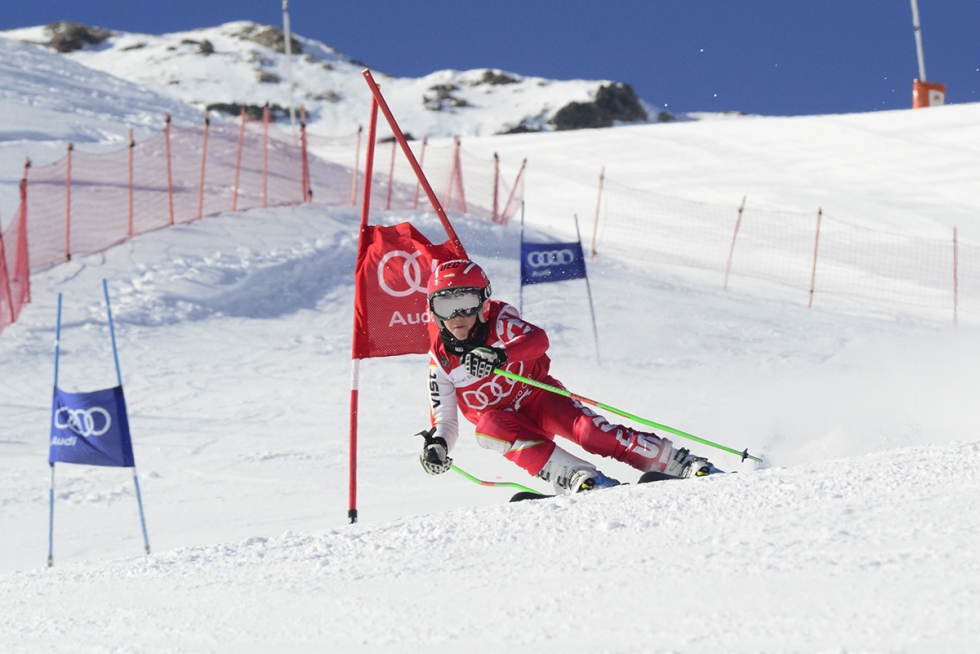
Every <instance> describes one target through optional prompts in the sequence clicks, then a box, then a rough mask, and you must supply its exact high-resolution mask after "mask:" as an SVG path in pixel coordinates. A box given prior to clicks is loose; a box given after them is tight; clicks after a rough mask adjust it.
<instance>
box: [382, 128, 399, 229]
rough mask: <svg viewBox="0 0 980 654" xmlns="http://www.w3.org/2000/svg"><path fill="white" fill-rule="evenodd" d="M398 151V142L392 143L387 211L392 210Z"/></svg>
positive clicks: (386, 201) (393, 141) (386, 202)
mask: <svg viewBox="0 0 980 654" xmlns="http://www.w3.org/2000/svg"><path fill="white" fill-rule="evenodd" d="M397 151H398V142H397V141H395V140H394V139H392V141H391V165H390V166H389V167H388V199H387V200H385V211H388V210H389V209H391V187H392V183H393V182H394V180H395V152H397Z"/></svg>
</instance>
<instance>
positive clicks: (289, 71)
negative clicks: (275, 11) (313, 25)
mask: <svg viewBox="0 0 980 654" xmlns="http://www.w3.org/2000/svg"><path fill="white" fill-rule="evenodd" d="M282 31H283V33H284V36H285V37H286V84H288V85H289V130H290V132H291V133H292V135H293V136H294V137H295V136H296V109H295V108H294V107H293V37H292V36H291V35H290V33H289V0H282Z"/></svg>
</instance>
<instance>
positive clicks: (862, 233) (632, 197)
mask: <svg viewBox="0 0 980 654" xmlns="http://www.w3.org/2000/svg"><path fill="white" fill-rule="evenodd" d="M601 209H602V211H601V212H600V214H598V215H597V221H596V226H595V234H594V239H595V240H594V243H595V250H598V251H599V252H614V253H617V254H620V255H625V256H632V257H638V258H641V259H643V260H645V261H656V262H658V263H663V264H672V265H680V266H687V267H691V268H699V269H702V270H710V271H715V272H717V273H718V275H719V278H718V280H719V285H721V284H722V280H723V279H724V286H726V287H728V286H731V285H736V284H738V278H739V277H752V278H755V279H761V280H765V281H768V282H773V283H777V284H780V285H784V286H787V287H790V288H794V289H799V291H800V298H801V301H805V302H807V303H812V298H813V297H814V296H822V297H828V296H835V295H836V296H850V297H853V298H859V299H861V300H868V301H872V302H875V303H885V304H892V303H898V304H901V305H907V306H914V307H920V308H924V309H930V310H939V311H942V312H946V311H952V313H953V316H954V320H955V319H956V317H957V315H958V314H959V313H961V312H966V313H974V314H980V247H977V246H975V245H967V244H964V243H959V242H957V238H956V232H955V230H953V234H952V235H951V236H952V238H950V239H927V238H920V237H914V236H907V235H902V234H895V233H891V232H887V231H883V230H875V229H868V228H866V227H861V226H859V225H855V224H852V223H849V222H846V221H843V220H839V219H836V218H833V217H831V216H828V215H826V214H825V213H823V212H822V211H814V212H813V213H798V212H789V211H772V210H763V209H754V208H752V207H751V206H749V207H748V208H745V207H744V206H743V208H742V209H741V210H739V209H738V208H736V207H724V206H720V205H711V204H704V203H700V202H691V201H688V200H681V199H678V198H672V197H668V196H664V195H660V194H657V193H651V192H648V191H641V190H637V189H632V188H629V187H626V186H623V185H621V184H616V183H615V182H611V181H610V180H608V179H606V180H605V187H604V190H603V194H602V196H601ZM594 254H595V252H593V255H594Z"/></svg>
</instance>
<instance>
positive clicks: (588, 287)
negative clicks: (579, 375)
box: [522, 203, 602, 366]
mask: <svg viewBox="0 0 980 654" xmlns="http://www.w3.org/2000/svg"><path fill="white" fill-rule="evenodd" d="M522 204H523V203H522ZM575 238H576V239H577V240H578V243H579V245H581V243H582V232H580V231H579V228H578V214H575ZM583 264H584V261H583ZM585 292H586V293H587V294H588V296H589V311H590V312H591V313H592V336H593V338H594V339H595V362H596V365H597V366H601V365H602V359H601V357H600V356H599V328H598V327H596V323H595V305H593V304H592V284H590V283H589V271H588V270H586V271H585Z"/></svg>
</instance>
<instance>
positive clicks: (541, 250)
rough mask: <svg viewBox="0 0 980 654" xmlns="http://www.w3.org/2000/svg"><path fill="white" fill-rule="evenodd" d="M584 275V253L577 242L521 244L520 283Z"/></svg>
mask: <svg viewBox="0 0 980 654" xmlns="http://www.w3.org/2000/svg"><path fill="white" fill-rule="evenodd" d="M584 277H585V255H584V254H583V253H582V246H581V245H580V244H579V243H528V242H526V241H525V242H524V243H522V244H521V284H522V285H525V286H526V285H528V284H541V283H544V282H560V281H564V280H566V279H583V278H584Z"/></svg>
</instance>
